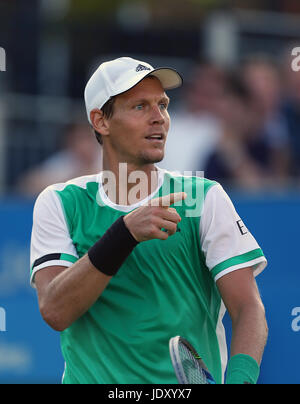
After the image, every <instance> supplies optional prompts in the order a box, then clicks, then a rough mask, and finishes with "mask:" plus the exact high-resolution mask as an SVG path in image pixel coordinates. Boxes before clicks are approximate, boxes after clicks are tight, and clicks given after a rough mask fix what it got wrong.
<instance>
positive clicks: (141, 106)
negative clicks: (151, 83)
mask: <svg viewBox="0 0 300 404" xmlns="http://www.w3.org/2000/svg"><path fill="white" fill-rule="evenodd" d="M134 108H135V109H136V110H137V111H141V110H142V109H143V104H139V105H136V106H135V107H134Z"/></svg>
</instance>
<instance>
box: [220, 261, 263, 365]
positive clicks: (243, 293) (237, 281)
mask: <svg viewBox="0 0 300 404" xmlns="http://www.w3.org/2000/svg"><path fill="white" fill-rule="evenodd" d="M217 286H218V288H219V291H220V294H221V296H222V299H223V301H224V304H225V306H226V308H227V310H228V312H229V315H230V318H231V320H232V340H231V356H233V355H236V354H239V353H242V354H246V355H249V356H251V357H252V358H253V359H255V360H256V362H257V363H258V364H260V362H261V359H262V355H263V351H264V347H265V344H266V340H267V335H268V328H267V322H266V319H265V310H264V306H263V304H262V301H261V298H260V295H259V291H258V289H257V285H256V282H255V279H254V276H253V271H252V269H251V268H244V269H240V270H237V271H234V272H231V273H229V274H227V275H225V276H223V277H222V278H220V279H219V280H218V281H217Z"/></svg>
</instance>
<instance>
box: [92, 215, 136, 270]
mask: <svg viewBox="0 0 300 404" xmlns="http://www.w3.org/2000/svg"><path fill="white" fill-rule="evenodd" d="M137 244H138V241H136V239H135V238H134V237H133V236H132V234H131V233H130V231H129V230H128V229H127V227H126V225H125V223H124V218H123V216H121V217H119V219H117V220H116V221H115V222H114V223H113V225H112V226H111V227H110V228H109V229H108V230H107V231H106V233H104V235H103V236H102V237H101V238H100V240H98V241H97V242H96V243H95V244H94V245H93V246H92V247H91V248H90V249H89V250H88V256H89V259H90V261H91V263H92V264H93V265H94V267H96V268H97V269H98V270H99V271H100V272H102V273H104V274H105V275H108V276H113V275H115V274H116V273H117V272H118V270H119V268H120V267H121V265H122V264H123V262H124V261H125V259H126V258H127V257H128V255H129V254H130V253H131V252H132V250H133V249H134V247H135V246H136V245H137Z"/></svg>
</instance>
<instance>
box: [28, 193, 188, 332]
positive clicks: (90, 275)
mask: <svg viewBox="0 0 300 404" xmlns="http://www.w3.org/2000/svg"><path fill="white" fill-rule="evenodd" d="M176 198H177V199H176ZM183 198H185V194H183V193H179V194H171V195H170V198H169V199H168V204H167V206H166V207H162V204H163V203H165V202H166V199H167V198H166V197H160V198H157V199H156V202H157V203H158V205H159V206H142V207H140V208H138V209H136V210H135V211H133V212H131V213H129V214H128V215H126V216H125V218H124V223H125V225H126V227H127V228H128V230H129V231H130V232H131V234H132V235H133V236H134V237H135V238H136V240H138V241H146V240H150V239H154V238H157V239H161V240H165V239H167V238H168V237H169V236H171V235H172V234H174V233H175V232H176V228H177V223H178V222H179V221H180V220H181V218H180V216H179V215H178V213H177V212H176V210H175V209H172V208H168V206H169V205H170V204H173V203H174V202H175V201H176V200H181V199H183ZM154 201H155V200H154ZM162 227H164V228H165V229H167V230H168V233H166V232H163V231H161V228H162ZM110 279H111V276H108V275H105V274H104V273H102V272H101V268H100V269H97V268H96V267H95V266H94V265H93V264H92V263H91V261H90V258H89V256H88V255H87V254H86V255H84V256H83V257H82V258H81V259H80V260H78V261H77V262H76V263H75V264H73V265H72V266H71V267H69V268H66V267H62V266H49V267H47V268H43V269H41V270H40V271H38V272H37V273H36V275H35V284H36V288H37V292H38V300H39V307H40V312H41V314H42V316H43V318H44V320H45V321H46V322H47V323H48V324H49V325H50V326H51V327H52V328H54V329H55V330H57V331H63V330H64V329H66V328H68V327H69V326H70V325H71V324H72V323H73V322H74V321H76V320H77V319H78V318H79V317H81V316H82V315H83V314H84V313H85V312H86V311H87V310H88V309H89V308H90V307H91V306H92V305H93V304H94V303H95V302H96V300H97V299H98V298H99V296H100V295H101V294H102V292H103V291H104V289H105V288H106V287H107V285H108V283H109V281H110Z"/></svg>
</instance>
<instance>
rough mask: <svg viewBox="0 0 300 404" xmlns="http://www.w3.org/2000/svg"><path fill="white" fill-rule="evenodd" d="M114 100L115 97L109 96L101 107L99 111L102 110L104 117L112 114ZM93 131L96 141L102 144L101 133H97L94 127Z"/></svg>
mask: <svg viewBox="0 0 300 404" xmlns="http://www.w3.org/2000/svg"><path fill="white" fill-rule="evenodd" d="M115 100H116V97H111V98H110V99H109V100H108V101H106V103H105V104H104V105H103V107H102V108H101V111H102V112H103V116H104V117H105V118H111V117H112V116H113V113H114V104H115ZM94 133H95V136H96V139H97V142H98V143H99V144H101V145H102V144H103V140H102V135H101V133H99V132H98V131H96V130H95V129H94Z"/></svg>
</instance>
